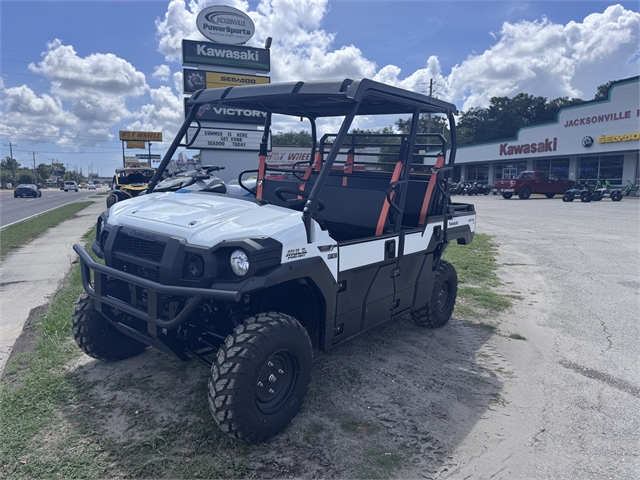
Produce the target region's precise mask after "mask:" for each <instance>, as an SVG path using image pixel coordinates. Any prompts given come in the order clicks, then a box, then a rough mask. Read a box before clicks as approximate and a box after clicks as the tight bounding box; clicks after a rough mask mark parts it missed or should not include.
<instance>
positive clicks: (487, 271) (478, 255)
mask: <svg viewBox="0 0 640 480" xmlns="http://www.w3.org/2000/svg"><path fill="white" fill-rule="evenodd" d="M497 250H498V249H497V246H496V244H495V242H494V241H493V239H492V237H491V236H490V235H484V234H476V235H475V236H474V237H473V242H472V243H471V244H469V245H458V244H457V243H452V244H450V245H449V246H448V247H447V250H446V251H445V254H444V259H445V260H447V261H449V262H451V264H452V265H453V266H454V267H455V269H456V272H457V274H458V301H457V302H456V307H455V312H454V314H455V315H456V316H458V317H461V318H466V319H476V320H479V319H483V318H487V317H489V316H492V315H495V314H496V313H500V312H504V311H506V310H508V309H509V308H511V306H512V304H513V300H514V299H519V298H521V297H519V296H517V295H503V294H498V293H495V292H494V291H493V288H494V287H498V286H500V285H501V282H500V279H499V278H498V275H497V274H496V271H497V269H498V264H497V263H496V254H497Z"/></svg>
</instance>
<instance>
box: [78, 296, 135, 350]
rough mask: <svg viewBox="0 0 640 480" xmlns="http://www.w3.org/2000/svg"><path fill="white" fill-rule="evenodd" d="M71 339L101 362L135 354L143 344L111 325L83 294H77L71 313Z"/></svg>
mask: <svg viewBox="0 0 640 480" xmlns="http://www.w3.org/2000/svg"><path fill="white" fill-rule="evenodd" d="M71 329H72V331H73V338H74V340H75V341H76V343H77V344H78V346H79V347H80V349H81V350H82V351H83V352H84V353H86V354H87V355H89V356H90V357H93V358H97V359H98V360H102V361H103V362H117V361H119V360H124V359H126V358H131V357H135V356H136V355H139V354H140V353H142V351H143V350H144V349H145V348H147V346H146V345H145V344H144V343H142V342H139V341H138V340H135V339H133V338H131V337H127V336H126V335H125V334H124V333H122V332H120V331H119V330H117V329H116V328H115V327H113V326H111V325H110V324H109V322H108V321H107V319H106V318H105V317H104V316H102V314H101V313H100V312H98V311H97V310H96V309H95V304H94V302H93V298H91V297H90V296H89V295H87V294H86V293H83V294H82V295H80V296H79V297H78V301H77V302H76V304H75V306H74V307H73V313H72V314H71Z"/></svg>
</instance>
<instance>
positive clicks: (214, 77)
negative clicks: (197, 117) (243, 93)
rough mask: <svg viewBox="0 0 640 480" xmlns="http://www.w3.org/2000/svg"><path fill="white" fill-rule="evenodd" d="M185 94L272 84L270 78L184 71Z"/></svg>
mask: <svg viewBox="0 0 640 480" xmlns="http://www.w3.org/2000/svg"><path fill="white" fill-rule="evenodd" d="M183 80H184V93H193V92H195V91H196V90H200V89H201V88H220V87H234V86H239V85H260V84H264V83H271V78H270V77H258V76H256V75H237V74H235V73H221V72H207V71H203V70H189V69H184V72H183Z"/></svg>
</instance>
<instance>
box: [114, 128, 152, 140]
mask: <svg viewBox="0 0 640 480" xmlns="http://www.w3.org/2000/svg"><path fill="white" fill-rule="evenodd" d="M120 140H123V141H124V140H137V141H139V142H140V141H142V142H161V141H162V132H129V131H125V130H120Z"/></svg>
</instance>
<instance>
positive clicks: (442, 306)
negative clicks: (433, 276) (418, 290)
mask: <svg viewBox="0 0 640 480" xmlns="http://www.w3.org/2000/svg"><path fill="white" fill-rule="evenodd" d="M451 298H452V295H451V282H450V281H449V280H445V282H444V283H443V284H442V288H441V289H440V293H439V294H438V305H437V307H438V311H439V312H440V313H445V312H446V311H447V310H448V309H449V306H450V305H449V304H450V303H451Z"/></svg>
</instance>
